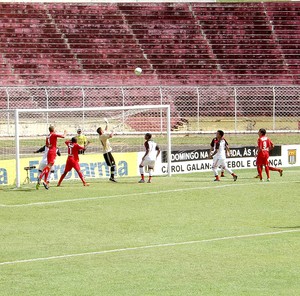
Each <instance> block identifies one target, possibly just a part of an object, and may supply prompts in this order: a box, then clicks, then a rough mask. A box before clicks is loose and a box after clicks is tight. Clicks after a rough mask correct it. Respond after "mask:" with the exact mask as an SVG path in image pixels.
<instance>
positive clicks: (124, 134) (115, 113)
mask: <svg viewBox="0 0 300 296" xmlns="http://www.w3.org/2000/svg"><path fill="white" fill-rule="evenodd" d="M14 115H15V122H14V123H15V160H16V187H20V186H21V158H22V157H25V156H26V157H30V156H31V155H30V153H32V150H33V147H36V146H37V145H40V144H37V139H39V140H38V143H45V136H46V135H47V134H48V133H49V131H48V127H49V126H50V125H54V126H55V127H56V126H59V127H60V130H59V131H61V130H62V127H64V129H66V130H67V131H68V129H70V130H71V132H72V133H73V134H74V130H76V128H79V127H80V128H82V127H83V128H84V130H85V131H86V132H87V133H88V135H89V136H90V137H94V138H96V137H97V134H96V127H97V126H99V122H101V124H103V122H104V119H105V118H107V119H108V121H109V123H110V129H113V130H114V133H115V134H116V136H115V137H116V138H118V137H119V138H120V139H121V140H120V141H122V138H124V139H125V140H124V143H119V149H120V151H122V152H126V151H128V150H126V147H125V145H126V139H128V137H139V138H141V135H144V134H145V133H147V132H150V133H152V134H154V135H157V136H158V135H159V136H162V137H163V138H164V141H165V142H164V145H163V147H164V148H163V149H161V150H165V151H166V154H167V167H168V176H171V110H170V105H136V106H120V107H84V108H68V109H66V108H53V109H15V110H14ZM68 132H69V131H68ZM69 135H70V134H69V133H68V137H69ZM131 140H132V139H131ZM158 144H159V145H160V143H158ZM130 145H131V144H129V145H128V147H127V148H130V149H131V150H130V151H131V152H133V151H134V150H132V149H135V148H136V147H137V149H141V148H140V147H138V146H134V145H131V146H130ZM29 146H30V149H31V150H30V149H29V148H27V147H29ZM95 149H96V148H95ZM29 150H30V152H28V151H29ZM136 152H138V151H136ZM97 153H98V154H100V153H101V151H100V149H99V150H98V151H97Z"/></svg>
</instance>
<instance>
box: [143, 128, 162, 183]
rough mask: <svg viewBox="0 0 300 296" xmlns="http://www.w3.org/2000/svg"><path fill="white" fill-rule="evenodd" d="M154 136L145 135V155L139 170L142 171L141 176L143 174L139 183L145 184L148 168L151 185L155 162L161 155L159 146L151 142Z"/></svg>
mask: <svg viewBox="0 0 300 296" xmlns="http://www.w3.org/2000/svg"><path fill="white" fill-rule="evenodd" d="M151 138H152V135H151V134H150V133H147V134H146V135H145V140H146V141H145V144H144V146H145V149H146V152H145V155H144V156H143V158H142V162H141V163H140V166H139V169H140V174H141V180H140V181H139V183H145V176H144V167H148V172H149V179H148V183H151V179H152V176H153V170H154V166H155V161H156V158H157V157H158V155H159V154H160V149H159V147H158V145H157V144H156V143H155V142H154V141H152V140H151Z"/></svg>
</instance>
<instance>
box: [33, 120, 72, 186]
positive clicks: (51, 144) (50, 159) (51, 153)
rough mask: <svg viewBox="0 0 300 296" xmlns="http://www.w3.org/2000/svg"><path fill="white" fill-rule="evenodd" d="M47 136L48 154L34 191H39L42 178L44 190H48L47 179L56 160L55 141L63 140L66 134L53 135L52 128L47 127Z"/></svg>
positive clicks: (53, 129) (53, 130)
mask: <svg viewBox="0 0 300 296" xmlns="http://www.w3.org/2000/svg"><path fill="white" fill-rule="evenodd" d="M49 132H50V133H49V135H48V136H47V137H46V147H48V148H49V150H48V154H47V163H48V164H47V165H46V166H45V168H44V169H43V171H42V173H41V174H40V175H39V177H38V182H37V184H36V189H39V187H40V183H41V180H42V178H43V177H44V181H43V185H44V187H45V188H46V189H49V186H48V184H47V179H48V175H49V172H50V171H51V168H52V166H53V165H54V162H55V158H56V150H57V139H58V138H65V136H66V135H67V132H66V131H64V134H63V135H59V134H56V133H55V128H54V126H52V125H51V126H50V127H49Z"/></svg>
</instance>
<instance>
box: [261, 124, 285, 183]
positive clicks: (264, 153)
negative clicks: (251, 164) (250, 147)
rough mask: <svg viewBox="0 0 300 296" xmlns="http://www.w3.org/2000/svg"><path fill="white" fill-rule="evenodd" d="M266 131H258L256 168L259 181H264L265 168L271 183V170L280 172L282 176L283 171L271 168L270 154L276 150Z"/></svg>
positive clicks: (262, 129)
mask: <svg viewBox="0 0 300 296" xmlns="http://www.w3.org/2000/svg"><path fill="white" fill-rule="evenodd" d="M266 133H267V132H266V130H265V129H264V128H261V129H260V130H259V131H258V136H259V138H258V140H257V157H256V167H257V172H258V176H259V179H260V180H261V181H262V180H263V177H262V171H263V167H265V171H266V174H267V181H270V170H272V171H277V172H279V174H280V176H282V172H283V171H282V169H278V168H274V167H270V166H269V152H270V150H272V149H273V148H274V144H273V143H272V141H271V140H270V139H269V138H268V137H267V136H266Z"/></svg>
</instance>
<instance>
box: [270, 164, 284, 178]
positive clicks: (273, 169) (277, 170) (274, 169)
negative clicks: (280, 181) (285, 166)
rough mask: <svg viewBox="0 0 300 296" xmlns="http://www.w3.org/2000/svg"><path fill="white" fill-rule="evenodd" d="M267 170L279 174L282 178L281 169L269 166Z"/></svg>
mask: <svg viewBox="0 0 300 296" xmlns="http://www.w3.org/2000/svg"><path fill="white" fill-rule="evenodd" d="M269 170H270V171H275V172H278V173H279V174H280V177H281V176H282V169H279V168H274V167H270V166H269Z"/></svg>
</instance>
